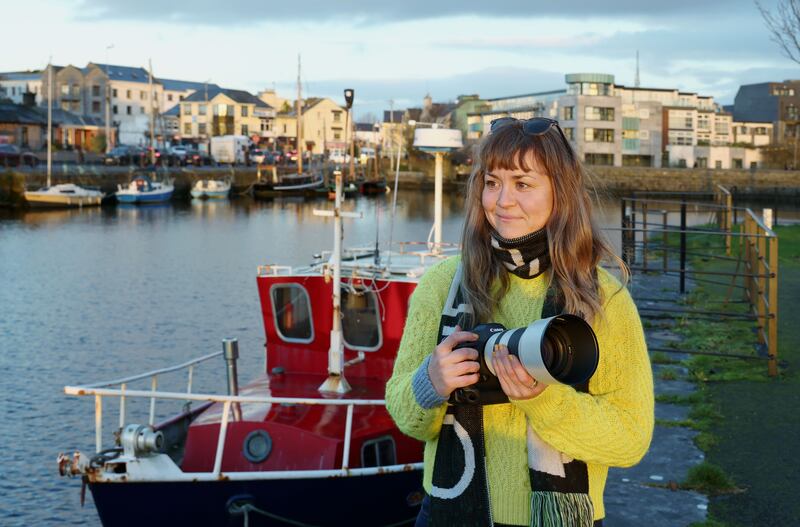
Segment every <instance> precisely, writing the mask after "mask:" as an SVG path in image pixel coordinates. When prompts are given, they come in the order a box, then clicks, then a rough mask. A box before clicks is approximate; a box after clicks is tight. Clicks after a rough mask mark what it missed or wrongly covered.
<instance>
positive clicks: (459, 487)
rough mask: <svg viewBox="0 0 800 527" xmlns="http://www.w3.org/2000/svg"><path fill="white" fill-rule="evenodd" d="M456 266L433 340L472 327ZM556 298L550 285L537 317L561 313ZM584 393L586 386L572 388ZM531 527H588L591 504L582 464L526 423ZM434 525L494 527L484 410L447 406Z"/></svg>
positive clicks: (434, 498) (433, 508) (436, 476)
mask: <svg viewBox="0 0 800 527" xmlns="http://www.w3.org/2000/svg"><path fill="white" fill-rule="evenodd" d="M462 272H463V271H462V265H461V263H460V262H459V264H458V268H457V269H456V273H455V275H454V276H453V281H452V282H451V284H450V290H449V293H448V296H447V300H446V302H445V305H444V308H443V310H442V317H441V321H440V323H439V335H438V337H439V338H438V340H437V342H441V341H442V340H444V339H445V338H446V337H447V336H448V335H450V334H451V333H453V332H454V331H455V327H456V326H457V325H458V326H460V327H461V328H462V329H464V330H469V329H472V328H473V327H474V326H475V317H474V312H473V309H472V306H471V305H469V304H468V303H466V301H465V297H464V295H463V292H462V291H461V277H462ZM562 312H563V306H562V305H559V302H558V295H556V292H555V290H554V288H553V287H550V289H548V291H547V295H546V297H545V301H544V305H543V307H542V314H541V318H547V317H551V316H555V315H558V314H561V313H562ZM575 388H576V389H577V390H579V391H584V392H585V391H588V383H587V385H586V386H580V387H575ZM526 428H527V438H526V439H527V446H528V468H529V475H530V482H531V489H532V495H531V512H532V514H531V526H532V527H591V525H592V522H593V515H594V513H593V509H592V502H591V500H590V499H589V477H588V471H587V467H586V463H584V462H583V461H579V460H573V459H572V458H569V457H568V456H566V455H565V454H563V453H561V452H559V451H558V450H556V449H555V448H553V447H552V446H550V445H549V444H547V443H545V442H544V441H543V440H542V439H541V438H540V437H539V436H538V434H536V432H535V431H534V429H533V428H532V427H531V425H530V423H527V427H526ZM430 497H431V513H430V520H429V525H430V526H432V527H440V526H450V525H460V526H467V527H486V526H492V525H494V521H493V519H492V512H491V501H490V498H489V482H488V479H487V472H486V450H485V442H484V426H483V406H482V405H477V404H460V405H448V407H447V412H446V413H445V416H444V420H443V422H442V427H441V430H440V432H439V438H438V442H437V446H436V457H435V460H434V465H433V477H432V485H431V492H430Z"/></svg>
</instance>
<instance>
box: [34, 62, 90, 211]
mask: <svg viewBox="0 0 800 527" xmlns="http://www.w3.org/2000/svg"><path fill="white" fill-rule="evenodd" d="M47 83H48V97H47V185H46V186H44V187H43V188H40V189H39V190H32V191H26V192H25V200H26V201H27V202H28V205H29V206H31V207H36V208H41V207H87V206H92V205H100V202H102V201H103V193H102V192H100V191H99V190H90V189H86V188H83V187H80V186H78V185H75V184H74V183H62V184H59V185H51V179H52V168H53V146H52V140H53V65H52V64H48V65H47Z"/></svg>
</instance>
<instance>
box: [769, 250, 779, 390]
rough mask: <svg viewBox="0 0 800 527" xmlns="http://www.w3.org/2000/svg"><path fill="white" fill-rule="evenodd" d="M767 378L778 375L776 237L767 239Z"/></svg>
mask: <svg viewBox="0 0 800 527" xmlns="http://www.w3.org/2000/svg"><path fill="white" fill-rule="evenodd" d="M769 270H770V277H769V320H768V322H767V323H768V324H769V349H768V350H767V352H768V353H769V366H768V368H769V376H770V377H775V376H776V375H778V237H777V236H770V238H769Z"/></svg>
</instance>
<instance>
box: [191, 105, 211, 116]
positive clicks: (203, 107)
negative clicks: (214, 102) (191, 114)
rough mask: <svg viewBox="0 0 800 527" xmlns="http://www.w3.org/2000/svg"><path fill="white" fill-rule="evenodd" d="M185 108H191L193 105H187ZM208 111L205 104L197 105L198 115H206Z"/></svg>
mask: <svg viewBox="0 0 800 527" xmlns="http://www.w3.org/2000/svg"><path fill="white" fill-rule="evenodd" d="M185 106H191V105H185ZM207 111H208V106H206V105H205V104H198V105H197V115H205V114H206V112H207Z"/></svg>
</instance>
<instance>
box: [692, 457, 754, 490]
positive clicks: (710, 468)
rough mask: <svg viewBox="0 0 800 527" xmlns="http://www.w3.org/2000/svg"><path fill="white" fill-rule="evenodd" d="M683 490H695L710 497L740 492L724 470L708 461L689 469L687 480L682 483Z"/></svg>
mask: <svg viewBox="0 0 800 527" xmlns="http://www.w3.org/2000/svg"><path fill="white" fill-rule="evenodd" d="M681 488H683V489H686V490H695V491H697V492H702V493H703V494H708V495H710V496H716V495H719V494H729V493H731V492H737V491H739V490H740V489H738V488H737V487H736V485H735V484H734V483H733V480H732V479H731V478H730V476H728V475H727V474H726V473H725V471H724V470H722V468H720V467H718V466H717V465H714V464H713V463H709V462H707V461H704V462H703V463H700V464H699V465H695V466H693V467H692V468H690V469H689V473H688V474H687V475H686V480H685V481H684V482H683V483H681Z"/></svg>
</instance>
